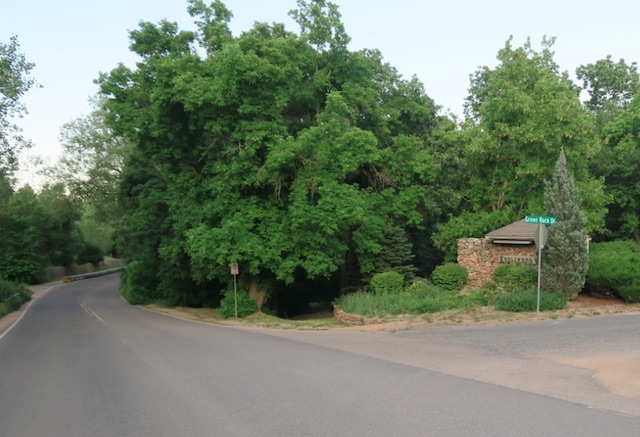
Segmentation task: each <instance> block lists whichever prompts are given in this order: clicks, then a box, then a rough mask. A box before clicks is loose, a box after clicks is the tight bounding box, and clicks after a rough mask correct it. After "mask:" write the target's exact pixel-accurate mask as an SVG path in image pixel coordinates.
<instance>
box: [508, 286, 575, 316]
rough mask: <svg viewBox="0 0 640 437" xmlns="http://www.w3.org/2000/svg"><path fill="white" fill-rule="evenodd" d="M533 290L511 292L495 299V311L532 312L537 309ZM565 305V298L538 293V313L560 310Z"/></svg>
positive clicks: (535, 293) (536, 298) (535, 295)
mask: <svg viewBox="0 0 640 437" xmlns="http://www.w3.org/2000/svg"><path fill="white" fill-rule="evenodd" d="M537 295H538V294H537V291H536V290H535V289H532V288H530V289H520V290H513V291H512V292H510V293H504V294H500V295H499V296H498V297H497V298H496V309H497V310H502V311H510V312H515V313H518V312H532V311H535V310H536V308H537V300H538V297H537ZM566 305H567V298H566V296H563V295H561V294H558V293H548V292H544V291H543V292H541V293H540V311H552V310H561V309H563V308H564V307H565V306H566Z"/></svg>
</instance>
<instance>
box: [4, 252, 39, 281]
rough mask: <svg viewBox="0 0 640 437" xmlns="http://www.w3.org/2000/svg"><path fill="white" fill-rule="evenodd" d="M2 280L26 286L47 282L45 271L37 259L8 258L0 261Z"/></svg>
mask: <svg viewBox="0 0 640 437" xmlns="http://www.w3.org/2000/svg"><path fill="white" fill-rule="evenodd" d="M0 279H5V280H8V281H12V282H20V283H24V284H41V283H43V282H45V281H46V277H45V275H44V269H43V266H42V265H41V264H39V263H38V262H37V261H36V260H35V259H31V258H23V257H15V256H6V257H4V258H2V259H0Z"/></svg>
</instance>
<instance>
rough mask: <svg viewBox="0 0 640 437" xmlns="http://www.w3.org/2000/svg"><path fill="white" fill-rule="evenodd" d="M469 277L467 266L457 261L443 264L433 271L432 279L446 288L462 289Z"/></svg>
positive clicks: (439, 285)
mask: <svg viewBox="0 0 640 437" xmlns="http://www.w3.org/2000/svg"><path fill="white" fill-rule="evenodd" d="M467 279H469V272H468V271H467V268H466V267H465V266H462V265H460V264H457V263H445V264H442V265H440V266H438V267H436V268H435V270H434V271H433V273H431V281H432V282H433V283H434V284H435V285H437V286H438V287H442V288H444V289H445V290H452V291H454V290H455V291H460V290H462V287H464V284H466V282H467Z"/></svg>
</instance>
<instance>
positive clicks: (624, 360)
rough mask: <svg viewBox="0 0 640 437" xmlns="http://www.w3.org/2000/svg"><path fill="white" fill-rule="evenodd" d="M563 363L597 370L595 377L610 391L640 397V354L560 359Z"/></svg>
mask: <svg viewBox="0 0 640 437" xmlns="http://www.w3.org/2000/svg"><path fill="white" fill-rule="evenodd" d="M559 362H560V363H562V364H568V365H570V366H574V367H582V368H585V369H592V370H594V371H595V374H594V375H593V379H595V380H596V381H598V382H599V383H600V384H601V385H603V386H604V387H606V388H607V389H608V390H609V391H610V392H612V393H615V394H618V395H621V396H626V397H630V398H636V399H640V354H638V353H635V354H633V355H614V356H611V355H609V356H594V357H586V358H571V359H563V360H559Z"/></svg>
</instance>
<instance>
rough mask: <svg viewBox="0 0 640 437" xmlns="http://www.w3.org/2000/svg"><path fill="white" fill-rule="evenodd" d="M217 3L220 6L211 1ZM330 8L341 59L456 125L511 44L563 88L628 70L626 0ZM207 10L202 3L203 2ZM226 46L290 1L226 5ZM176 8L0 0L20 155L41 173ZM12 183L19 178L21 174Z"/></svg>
mask: <svg viewBox="0 0 640 437" xmlns="http://www.w3.org/2000/svg"><path fill="white" fill-rule="evenodd" d="M223 1H224V0H223ZM333 2H334V3H336V4H338V5H339V8H340V12H341V14H342V20H343V23H344V24H345V28H346V31H347V33H348V34H349V35H350V36H351V38H352V41H351V45H350V49H351V50H359V49H362V48H371V49H379V50H380V51H381V52H382V55H383V57H384V59H385V61H386V62H388V63H390V64H391V65H393V66H394V67H396V68H397V69H398V71H399V72H400V73H401V74H402V75H403V76H404V77H405V78H406V79H409V78H411V76H413V75H416V76H417V77H418V78H419V79H420V80H421V81H422V82H423V83H424V85H425V88H426V91H427V94H428V95H429V96H430V97H431V98H432V99H434V100H435V102H436V104H438V105H440V106H442V107H443V109H444V110H445V111H446V110H449V111H451V112H453V113H456V114H462V107H463V104H464V99H465V97H466V96H467V90H468V86H469V75H471V74H472V73H474V72H475V71H476V70H477V69H478V67H479V66H483V65H488V66H494V65H495V64H496V60H495V59H496V55H497V53H498V50H499V49H500V48H501V47H503V46H504V43H505V41H506V40H507V39H508V38H509V36H510V35H513V38H514V45H515V46H521V45H522V44H523V43H524V42H525V41H526V39H527V37H531V40H532V42H533V43H534V47H535V48H536V49H538V48H539V47H540V41H541V40H542V37H543V36H544V35H547V36H555V37H557V41H556V45H555V52H556V57H555V60H556V62H557V63H558V64H559V65H560V68H561V69H562V70H566V71H568V72H569V73H570V75H571V76H572V77H574V73H575V69H576V67H578V66H579V65H582V64H588V63H593V62H595V61H597V60H598V59H603V58H605V57H606V56H607V55H612V57H613V59H614V60H615V61H617V60H618V59H620V58H623V59H624V60H625V61H626V62H627V63H631V62H634V61H640V48H639V47H640V46H639V45H638V43H639V42H640V26H639V25H638V17H640V2H638V1H637V0H636V1H634V0H609V1H594V0H575V1H573V0H571V1H569V0H537V1H535V2H532V1H528V2H521V1H520V2H519V1H517V0H484V1H471V0H444V1H443V0H439V1H429V0H423V1H420V0H392V1H391V0H333ZM207 3H208V0H207ZM224 3H225V4H226V5H227V7H228V8H229V9H230V10H231V11H232V12H233V14H234V18H233V19H232V22H231V29H232V31H233V33H234V34H235V35H239V34H240V33H241V32H243V31H245V30H248V29H250V28H251V26H252V24H253V23H254V22H256V21H261V22H282V23H285V24H286V26H287V28H288V29H289V30H292V31H295V32H296V33H298V28H297V25H296V24H295V23H294V22H292V20H291V19H290V18H289V17H288V11H289V10H291V9H294V8H296V1H295V0H226V1H224ZM186 9H187V2H186V0H110V1H93V0H0V41H2V42H3V43H7V42H8V41H9V38H10V37H11V36H12V35H17V36H18V39H19V42H20V45H21V52H22V53H24V54H25V55H26V57H27V59H28V60H29V61H31V62H33V63H35V64H36V67H35V69H34V70H33V76H34V77H35V79H36V80H37V81H38V82H39V83H40V84H41V85H42V88H40V89H33V90H31V91H29V93H28V94H27V95H26V96H25V97H24V99H23V103H25V104H26V106H27V109H28V111H29V115H27V116H26V117H25V118H23V119H21V120H17V124H18V125H19V126H21V127H22V129H23V134H24V136H25V137H27V138H29V139H31V140H32V141H33V142H34V143H35V147H34V148H33V149H31V150H29V151H28V152H27V153H26V154H25V155H26V156H25V157H24V158H25V159H24V160H23V162H26V160H27V158H28V157H29V156H39V157H42V158H43V159H44V160H45V161H47V162H53V161H54V160H55V159H56V158H57V157H58V156H59V155H60V152H61V146H60V144H59V140H58V137H59V132H60V127H61V126H62V125H63V124H64V123H66V122H69V121H71V120H73V119H75V118H77V117H80V116H83V115H86V114H87V113H88V112H89V105H88V100H89V98H90V97H91V96H94V95H95V94H96V92H97V87H96V85H94V84H93V81H94V80H95V79H96V78H97V77H98V74H99V72H108V71H110V70H111V69H113V68H115V67H116V66H117V64H118V63H119V62H123V63H125V64H126V65H128V66H134V64H135V61H136V58H135V57H134V55H132V54H131V53H130V51H129V49H128V46H129V40H128V31H129V30H132V29H136V28H137V25H138V23H139V22H140V21H141V20H144V21H151V22H154V23H157V22H158V21H159V20H161V19H163V18H166V19H168V20H170V21H176V22H178V23H179V25H180V27H181V28H182V29H185V30H194V29H195V26H194V25H193V21H192V19H191V17H189V15H188V14H187V12H186ZM22 177H23V178H25V177H26V178H27V179H28V171H27V174H26V175H25V174H24V171H23V175H22Z"/></svg>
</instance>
